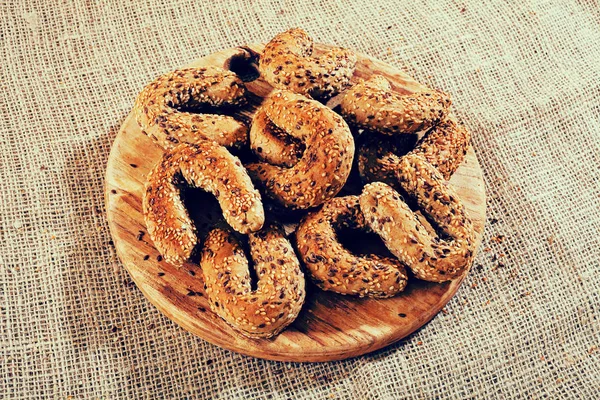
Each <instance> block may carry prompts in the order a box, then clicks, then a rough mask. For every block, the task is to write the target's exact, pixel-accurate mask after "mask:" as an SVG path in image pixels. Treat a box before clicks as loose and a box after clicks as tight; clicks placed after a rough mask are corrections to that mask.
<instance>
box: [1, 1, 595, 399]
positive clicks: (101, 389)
mask: <svg viewBox="0 0 600 400" xmlns="http://www.w3.org/2000/svg"><path fill="white" fill-rule="evenodd" d="M595 3H596V2H595V1H589V2H587V1H566V0H565V1H529V0H523V1H518V2H492V1H483V2H482V1H470V0H469V1H467V0H465V1H435V2H434V1H431V2H425V1H400V2H399V1H396V0H394V1H373V2H368V1H365V0H356V1H341V0H337V1H309V2H302V1H281V2H265V1H251V0H243V1H239V2H234V1H230V2H219V1H212V2H208V1H196V0H189V1H185V2H178V1H165V2H159V1H155V0H148V1H144V2H128V1H120V0H110V1H109V0H105V1H94V2H88V1H74V2H55V1H45V2H44V1H13V2H10V3H8V4H6V3H5V2H2V3H1V5H0V59H1V61H0V65H1V69H0V85H1V87H0V152H1V163H2V164H1V167H0V179H1V182H2V185H1V186H0V314H1V315H0V366H1V368H0V397H3V398H6V399H38V398H40V399H41V398H45V399H46V398H47V399H67V398H72V399H94V398H103V399H117V398H157V399H162V398H169V399H183V398H214V399H230V398H245V399H271V398H273V399H280V398H281V399H287V398H291V399H316V398H348V399H367V398H372V399H397V398H404V397H408V398H431V397H440V398H471V397H477V398H513V397H516V396H517V395H522V396H523V397H526V398H540V397H545V396H549V397H551V398H595V397H596V396H597V395H598V392H599V391H600V380H599V379H600V378H599V376H600V350H599V349H598V348H599V347H600V295H599V292H600V278H599V273H600V264H599V263H600V261H599V260H600V250H599V248H600V246H599V244H600V243H599V239H598V237H599V234H600V172H599V171H600V128H599V127H600V107H599V103H600V9H599V8H598V5H597V4H595ZM291 26H301V27H303V28H305V29H306V30H308V31H309V32H310V34H311V35H312V36H313V37H314V38H315V39H316V40H318V41H321V42H326V43H335V44H339V45H343V46H346V47H350V48H353V49H356V50H358V51H361V52H363V53H366V54H370V55H372V56H374V57H377V58H379V59H382V60H384V61H386V62H389V63H391V64H394V65H397V66H400V67H402V68H404V69H405V70H406V71H407V72H408V73H410V74H411V75H413V76H415V77H416V78H417V79H418V80H420V81H422V82H424V83H426V84H428V85H430V86H432V87H436V88H441V89H443V90H446V91H448V92H450V93H451V94H452V96H453V100H454V107H455V110H456V112H457V114H458V115H459V116H460V117H461V118H462V119H463V120H464V121H465V122H466V124H467V125H468V127H469V128H470V129H471V130H472V132H473V134H474V147H475V150H476V152H477V154H478V156H479V159H480V161H481V165H482V168H483V171H484V177H485V184H486V190H487V194H488V223H487V227H486V230H485V235H484V241H483V244H482V247H481V251H480V253H479V254H478V256H477V259H476V263H475V267H474V268H473V270H472V272H471V274H470V275H469V277H468V278H467V279H466V281H465V283H464V284H463V286H462V288H461V289H460V290H459V292H458V293H457V295H456V296H455V297H454V298H453V299H452V300H451V301H450V303H449V304H448V305H447V307H446V308H445V311H444V313H441V314H440V315H438V316H437V317H436V318H434V320H433V321H432V322H431V323H429V324H428V325H426V326H425V327H424V328H422V329H421V330H420V331H418V332H417V333H415V334H414V335H412V336H411V337H409V338H407V339H405V340H403V341H401V342H400V343H398V344H396V345H393V346H391V347H389V348H387V349H385V350H382V351H379V352H377V353H375V354H372V355H368V356H364V357H359V358H356V359H352V360H347V361H342V362H332V363H323V364H296V363H281V362H269V361H263V360H259V359H253V358H249V357H245V356H241V355H238V354H234V353H231V352H229V351H226V350H223V349H220V348H217V347H215V346H213V345H210V344H208V343H206V342H204V341H202V340H201V339H198V338H196V337H194V336H192V335H191V334H189V333H187V332H186V331H184V330H183V329H181V328H180V327H178V326H177V325H175V324H174V323H172V322H171V321H170V320H168V319H167V318H166V317H164V316H162V315H161V314H160V313H159V312H158V311H157V310H156V309H155V308H154V307H153V306H151V305H150V303H149V302H148V301H147V300H146V299H145V298H144V297H143V295H142V294H141V293H140V291H139V290H138V289H137V288H136V287H135V285H134V284H133V283H132V282H131V280H130V277H129V276H128V273H127V272H126V271H125V270H124V268H123V267H122V265H121V264H120V262H119V260H118V258H117V255H116V253H115V249H114V247H113V245H112V242H111V237H110V234H109V232H108V226H107V222H106V216H105V209H104V196H103V190H104V172H105V166H106V161H107V158H108V154H109V151H110V147H111V144H112V142H113V140H114V138H115V135H116V132H117V130H118V129H119V126H120V123H121V122H122V121H123V119H124V117H125V116H126V115H127V114H128V112H129V111H130V109H131V107H132V105H133V102H134V99H135V97H136V95H137V93H138V92H139V91H140V90H141V88H142V87H143V86H144V84H146V83H147V82H149V81H150V80H151V79H153V78H154V77H155V76H157V75H158V74H161V73H164V72H166V71H169V70H172V69H175V68H177V67H178V66H181V65H185V64H187V63H189V62H191V61H193V60H194V59H197V58H199V57H201V56H203V55H206V54H209V53H211V52H215V51H217V50H220V49H223V48H228V47H233V46H236V45H240V44H243V43H246V42H261V41H262V42H264V41H268V40H269V39H270V38H271V37H272V36H273V35H275V34H276V33H278V32H280V31H282V30H285V29H287V28H289V27H291Z"/></svg>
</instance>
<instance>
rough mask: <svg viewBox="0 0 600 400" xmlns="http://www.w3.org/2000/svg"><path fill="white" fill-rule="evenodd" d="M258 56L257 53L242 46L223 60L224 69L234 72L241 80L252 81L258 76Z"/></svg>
mask: <svg viewBox="0 0 600 400" xmlns="http://www.w3.org/2000/svg"><path fill="white" fill-rule="evenodd" d="M258 58H259V56H258V53H256V52H255V51H253V50H251V49H249V48H247V47H243V48H240V52H239V53H237V54H235V55H233V56H231V57H230V58H229V60H227V61H226V62H225V69H228V70H230V71H231V72H233V73H235V74H236V75H237V76H239V77H240V79H241V80H242V81H243V82H252V81H254V80H256V79H258V77H259V76H260V72H259V71H258Z"/></svg>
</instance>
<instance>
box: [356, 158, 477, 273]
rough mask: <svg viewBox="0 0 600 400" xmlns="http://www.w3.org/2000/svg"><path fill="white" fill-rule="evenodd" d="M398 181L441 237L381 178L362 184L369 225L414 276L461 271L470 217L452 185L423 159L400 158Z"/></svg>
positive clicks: (467, 256) (470, 246)
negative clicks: (424, 223) (422, 221)
mask: <svg viewBox="0 0 600 400" xmlns="http://www.w3.org/2000/svg"><path fill="white" fill-rule="evenodd" d="M397 178H398V182H399V185H400V186H401V187H402V189H403V190H404V192H405V193H407V195H408V196H409V197H410V198H411V199H412V200H414V201H415V202H416V203H417V204H418V206H419V208H420V209H421V211H422V212H424V213H425V214H426V215H427V216H428V217H429V218H430V220H431V221H433V223H434V224H435V225H436V226H437V228H438V229H439V230H440V231H441V232H443V234H444V237H442V236H439V235H438V234H437V233H436V232H431V231H430V230H429V229H428V228H426V227H425V226H424V225H423V224H422V223H421V221H420V220H419V218H417V215H416V214H415V213H414V212H413V211H412V210H411V209H410V208H409V207H408V205H407V204H406V203H405V201H404V199H403V198H402V197H401V196H400V195H399V194H398V192H396V191H395V190H394V189H392V188H391V187H390V186H389V185H387V184H385V183H383V182H374V183H370V184H368V185H366V186H365V187H364V189H363V192H362V194H361V195H360V197H359V202H360V208H361V210H362V212H363V213H364V215H365V219H366V221H367V223H368V224H369V227H370V228H371V229H372V230H373V231H374V232H376V233H377V234H378V235H379V236H380V237H381V238H382V239H383V241H384V243H385V245H386V247H387V248H388V250H390V252H392V254H394V255H395V256H396V257H398V259H399V260H400V261H402V262H403V263H404V264H406V265H407V266H408V268H410V269H411V271H412V272H413V273H414V274H415V276H416V277H417V278H419V279H423V280H426V281H431V282H445V281H448V280H451V279H453V278H455V277H457V276H459V275H460V274H462V273H463V272H464V271H465V270H466V269H467V268H468V267H469V266H470V265H471V261H472V258H473V255H474V251H475V249H474V242H475V233H474V230H473V225H472V223H471V220H470V219H469V217H468V216H467V214H466V211H465V209H464V207H463V205H462V203H461V202H460V199H459V198H458V196H457V194H456V193H455V192H454V190H453V188H452V187H451V186H450V185H449V184H448V182H447V181H446V180H445V179H444V177H443V176H442V174H441V173H440V172H439V171H438V170H437V169H435V168H434V167H433V166H432V165H431V164H429V163H428V162H427V161H426V160H425V159H424V158H423V157H421V156H418V155H415V154H409V155H406V156H404V157H402V159H401V161H400V164H399V169H398V172H397Z"/></svg>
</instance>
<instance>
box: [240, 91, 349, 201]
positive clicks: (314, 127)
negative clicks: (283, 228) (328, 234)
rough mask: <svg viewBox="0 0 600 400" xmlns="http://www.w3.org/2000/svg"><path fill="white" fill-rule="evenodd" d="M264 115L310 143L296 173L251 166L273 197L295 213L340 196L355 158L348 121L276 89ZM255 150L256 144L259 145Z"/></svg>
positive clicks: (262, 164) (264, 107)
mask: <svg viewBox="0 0 600 400" xmlns="http://www.w3.org/2000/svg"><path fill="white" fill-rule="evenodd" d="M261 112H264V113H265V115H266V116H267V117H268V118H269V120H270V121H272V123H273V124H275V125H276V126H277V127H279V128H280V129H281V130H283V131H285V132H286V133H287V134H288V135H290V136H293V137H295V138H297V139H299V140H301V141H302V142H304V143H305V144H306V150H305V151H304V154H303V155H302V157H301V158H300V159H299V160H298V161H297V162H296V163H295V164H294V165H293V166H292V167H290V168H285V167H282V166H279V165H271V164H269V163H266V162H259V163H254V164H249V165H247V166H246V168H247V169H248V173H249V174H250V176H251V177H252V179H253V180H254V181H255V182H256V183H257V184H258V185H259V186H260V187H262V188H263V189H264V191H265V193H266V194H267V196H269V197H271V198H273V199H275V200H276V201H277V202H279V203H280V204H283V205H284V206H286V207H289V208H291V209H306V208H310V207H315V206H318V205H320V204H323V203H324V202H325V201H327V200H328V199H330V198H332V197H334V196H335V195H336V194H337V193H338V192H339V191H340V189H341V188H342V186H344V184H345V183H346V179H348V175H349V174H350V169H351V167H352V160H353V158H354V139H353V137H352V134H351V132H350V128H349V127H348V125H347V124H346V122H344V120H343V119H342V118H341V117H340V116H339V115H337V114H336V113H335V112H333V111H332V110H331V109H330V108H328V107H325V106H324V105H322V104H321V103H319V102H318V101H315V100H311V99H308V98H307V97H304V96H302V95H300V94H296V93H293V92H290V91H283V90H275V91H274V92H273V93H272V94H271V96H270V97H269V98H268V99H267V100H266V101H265V102H264V103H263V105H262V107H261V108H260V110H259V111H258V112H257V115H259V117H256V116H255V120H256V119H257V118H260V115H261ZM253 146H254V145H253Z"/></svg>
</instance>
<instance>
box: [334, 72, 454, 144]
mask: <svg viewBox="0 0 600 400" xmlns="http://www.w3.org/2000/svg"><path fill="white" fill-rule="evenodd" d="M450 104H451V101H450V97H449V96H448V95H447V94H445V93H442V92H439V91H427V92H418V93H412V94H406V95H401V94H398V93H395V92H394V91H392V87H391V85H390V83H389V81H388V80H387V79H385V78H384V77H383V76H381V75H373V76H371V77H370V78H369V79H368V80H363V81H361V82H359V83H358V84H356V85H354V86H352V87H351V88H350V89H348V90H347V91H346V93H345V94H344V96H343V98H342V100H341V103H340V111H341V114H342V115H343V116H344V118H345V119H346V120H347V121H348V122H349V123H352V124H354V125H356V126H358V127H361V128H367V129H372V130H377V131H379V132H381V133H383V134H386V135H396V134H403V133H414V132H417V131H420V130H423V129H429V128H431V127H432V126H434V125H435V124H437V123H438V122H439V121H441V120H442V119H443V118H444V117H445V116H446V115H447V113H448V109H449V108H450Z"/></svg>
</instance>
